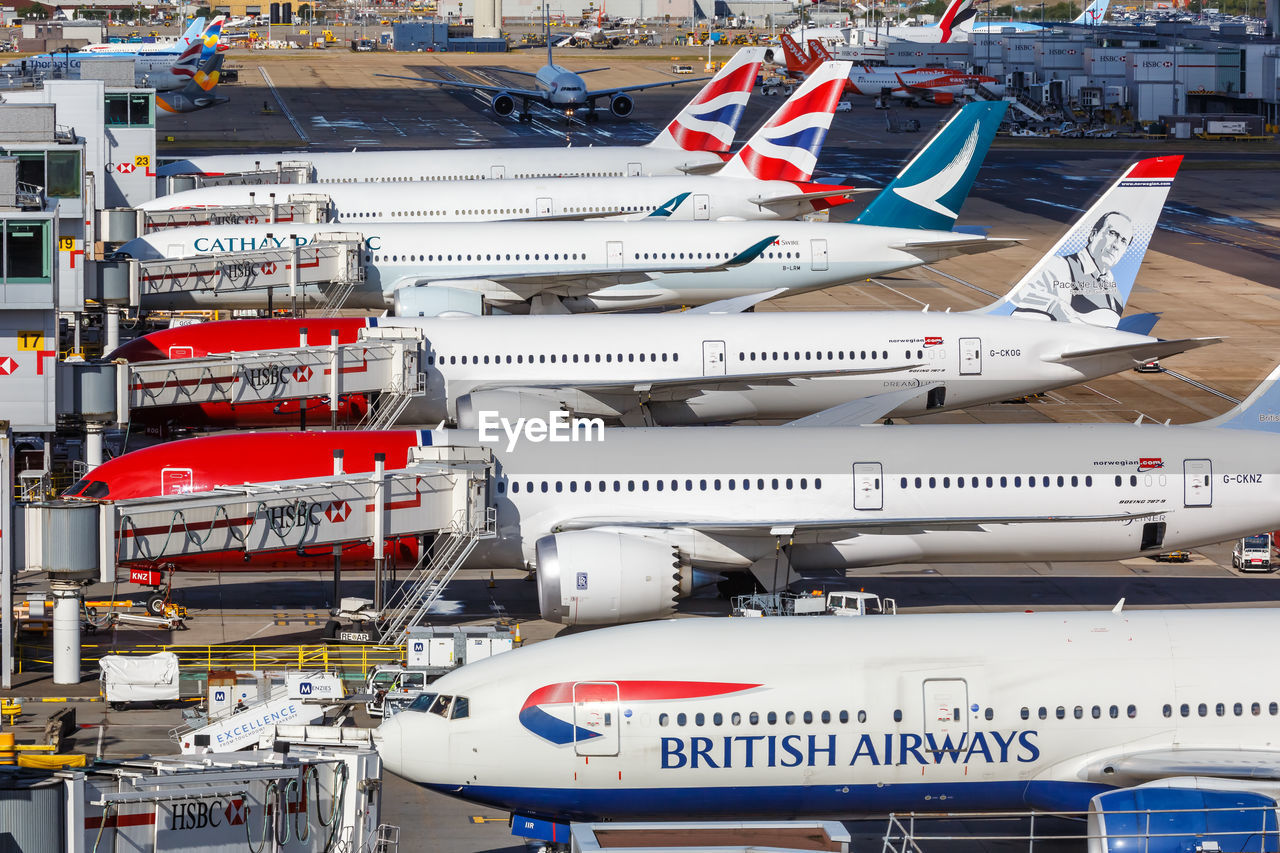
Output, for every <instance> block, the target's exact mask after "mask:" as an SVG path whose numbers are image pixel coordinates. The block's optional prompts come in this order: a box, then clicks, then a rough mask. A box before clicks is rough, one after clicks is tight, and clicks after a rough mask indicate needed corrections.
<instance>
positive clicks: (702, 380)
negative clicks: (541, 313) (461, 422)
mask: <svg viewBox="0 0 1280 853" xmlns="http://www.w3.org/2000/svg"><path fill="white" fill-rule="evenodd" d="M920 366H921V365H919V364H902V365H898V366H896V367H884V366H883V365H881V366H878V367H866V368H832V369H831V370H795V371H789V372H788V371H768V372H762V373H747V374H737V375H734V376H683V377H678V378H674V379H646V380H644V381H643V382H565V383H529V384H517V383H512V382H495V383H490V384H486V385H477V386H476V387H475V388H474V389H472V390H474V391H493V390H496V389H504V390H515V391H520V390H530V391H532V390H550V391H560V390H572V391H581V392H583V393H586V394H592V395H601V396H608V395H626V396H635V395H641V396H642V397H643V399H644V400H645V401H646V402H648V401H656V402H664V403H665V402H673V401H679V400H688V399H691V398H693V397H697V396H698V395H699V394H702V393H704V392H706V391H740V390H742V389H744V388H752V387H759V386H761V385H785V384H787V383H788V382H791V381H792V380H794V379H819V378H823V377H840V376H863V375H866V374H871V373H897V372H899V371H903V370H911V369H912V368H916V367H920Z"/></svg>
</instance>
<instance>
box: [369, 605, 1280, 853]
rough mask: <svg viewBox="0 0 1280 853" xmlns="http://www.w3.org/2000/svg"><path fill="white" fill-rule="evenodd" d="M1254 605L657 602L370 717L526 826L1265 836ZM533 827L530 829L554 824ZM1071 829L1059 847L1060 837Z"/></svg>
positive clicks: (432, 783) (440, 782) (1270, 829)
mask: <svg viewBox="0 0 1280 853" xmlns="http://www.w3.org/2000/svg"><path fill="white" fill-rule="evenodd" d="M1276 617H1277V612H1276V611H1275V610H1270V609H1256V610H1241V609H1233V610H1144V611H1131V610H1126V609H1125V608H1124V602H1123V601H1122V602H1121V603H1120V604H1118V605H1117V606H1116V607H1115V608H1114V609H1112V610H1110V611H1108V610H1098V611H1087V612H1055V613H1035V612H1026V613H1022V612H1018V613H963V614H920V615H903V616H871V617H862V618H847V617H838V616H828V617H803V616H799V617H790V618H784V617H776V618H766V619H679V620H675V621H668V622H658V623H649V624H645V625H628V626H624V627H618V628H608V629H604V630H600V631H590V632H586V633H580V634H577V635H576V636H562V637H559V638H556V639H553V640H548V641H546V642H541V643H535V644H533V645H529V646H525V647H524V648H521V649H517V650H515V651H513V652H510V653H507V654H503V655H497V656H495V657H492V658H489V659H488V660H482V661H478V662H476V663H471V664H467V665H466V666H464V667H462V668H460V669H458V670H455V671H454V672H451V673H449V674H448V675H445V676H444V677H443V678H441V679H439V680H438V681H436V682H435V683H434V684H432V685H430V686H429V688H428V690H429V692H427V693H425V694H423V695H422V696H420V697H418V699H417V700H416V701H415V702H414V703H413V705H412V706H411V707H410V708H409V709H408V710H406V711H403V712H401V713H399V714H397V715H395V716H394V717H392V718H391V719H389V720H387V721H385V722H384V723H383V724H382V725H381V726H380V727H379V728H378V729H377V730H376V731H375V732H374V743H375V745H376V746H377V749H378V752H379V754H380V756H381V757H382V761H383V765H384V766H385V767H386V768H387V769H388V770H390V771H391V772H393V773H395V774H397V775H398V776H401V777H403V778H405V779H408V780H409V781H411V782H416V783H418V784H420V785H423V786H425V787H427V788H430V789H432V790H434V791H438V792H440V793H444V794H448V795H450V796H454V797H459V798H461V799H464V800H467V801H469V802H472V803H476V804H479V805H481V806H484V807H488V808H495V809H502V810H510V811H511V812H513V813H514V814H513V821H512V832H513V833H514V834H516V835H524V836H531V837H536V838H542V839H547V840H551V839H555V840H558V841H564V840H565V839H566V838H567V837H568V832H567V830H568V827H566V826H563V825H557V826H550V825H548V824H547V822H553V823H555V824H564V823H568V822H569V821H587V820H592V821H598V820H609V821H628V820H643V821H650V820H706V819H720V820H761V819H763V820H771V819H772V820H778V819H792V818H812V817H835V818H852V817H858V816H867V815H871V814H880V815H883V814H885V813H887V812H897V813H899V814H902V813H905V812H943V811H944V812H950V813H965V812H999V811H1014V812H1027V811H1029V810H1033V809H1034V810H1037V811H1041V812H1077V813H1079V816H1080V817H1081V818H1082V819H1083V818H1085V817H1086V815H1087V826H1086V825H1085V824H1084V823H1082V825H1081V827H1080V830H1079V832H1080V834H1081V835H1082V836H1083V835H1084V834H1085V833H1086V830H1087V833H1088V836H1089V842H1088V845H1087V846H1088V850H1089V851H1090V853H1124V851H1132V850H1141V851H1147V853H1180V851H1189V850H1213V849H1220V850H1254V851H1257V850H1263V851H1265V850H1273V849H1275V846H1276V843H1277V837H1278V833H1277V819H1276V810H1277V801H1278V796H1280V795H1278V792H1277V788H1276V783H1275V781H1274V780H1275V778H1276V776H1277V775H1280V753H1278V752H1277V751H1276V747H1275V731H1276V728H1277V726H1280V682H1278V681H1277V679H1276V677H1275V674H1274V673H1273V672H1272V671H1271V670H1270V669H1269V668H1268V667H1261V668H1260V667H1259V666H1258V661H1257V659H1256V657H1254V656H1252V654H1251V650H1255V649H1269V648H1271V647H1272V646H1273V645H1274V644H1273V643H1272V642H1271V641H1272V639H1275V640H1276V642H1280V621H1278V620H1277V618H1276ZM552 833H555V834H554V835H553V834H552ZM1075 843H1078V844H1079V845H1080V849H1081V850H1083V849H1085V844H1084V843H1083V842H1075Z"/></svg>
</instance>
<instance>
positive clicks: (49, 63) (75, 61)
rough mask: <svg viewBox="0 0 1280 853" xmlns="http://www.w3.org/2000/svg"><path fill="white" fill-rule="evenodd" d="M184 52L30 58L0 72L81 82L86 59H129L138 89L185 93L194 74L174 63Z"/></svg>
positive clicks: (97, 53)
mask: <svg viewBox="0 0 1280 853" xmlns="http://www.w3.org/2000/svg"><path fill="white" fill-rule="evenodd" d="M181 52H182V51H180V50H168V51H148V52H137V53H132V52H129V53H115V54H112V53H109V52H106V51H101V52H94V53H92V54H79V53H54V54H47V53H46V54H42V55H40V56H29V57H25V58H23V59H14V60H11V61H10V62H8V63H7V64H6V65H5V66H4V67H3V68H0V71H3V72H5V73H9V74H42V75H49V74H54V75H61V76H64V77H67V78H70V79H79V77H80V64H81V62H82V61H83V60H85V59H92V60H99V59H129V60H132V62H133V67H134V82H135V83H136V84H137V85H138V86H147V87H150V88H152V89H155V90H156V91H159V92H168V91H172V90H173V89H181V88H182V87H183V86H185V85H187V83H189V82H191V73H189V72H188V71H186V70H183V69H178V70H177V71H175V70H174V67H173V64H174V61H175V60H176V59H177V58H178V57H179V55H180V54H181Z"/></svg>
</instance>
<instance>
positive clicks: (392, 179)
mask: <svg viewBox="0 0 1280 853" xmlns="http://www.w3.org/2000/svg"><path fill="white" fill-rule="evenodd" d="M511 177H513V178H623V177H626V174H625V173H623V172H522V173H518V174H514V175H512V176H511ZM488 180H499V181H500V180H502V179H501V178H490V177H489V176H488V175H418V176H417V177H414V176H413V175H403V176H391V175H383V176H381V177H378V176H369V177H367V178H319V179H317V180H316V183H317V184H356V183H362V182H366V181H367V182H369V183H383V184H398V183H404V182H407V181H488Z"/></svg>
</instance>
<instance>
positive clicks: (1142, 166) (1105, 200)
mask: <svg viewBox="0 0 1280 853" xmlns="http://www.w3.org/2000/svg"><path fill="white" fill-rule="evenodd" d="M1181 163H1182V157H1181V156H1178V155H1175V156H1173V157H1151V158H1148V159H1146V160H1139V161H1138V162H1137V163H1134V164H1133V165H1132V166H1130V167H1129V168H1128V169H1126V170H1125V171H1124V174H1122V175H1121V176H1120V177H1119V178H1117V179H1116V181H1115V183H1113V184H1112V185H1111V186H1110V187H1109V188H1108V189H1107V190H1106V191H1105V192H1104V193H1103V194H1102V195H1101V196H1099V197H1098V200H1097V201H1095V202H1094V203H1093V204H1092V205H1091V206H1090V207H1089V209H1088V210H1087V211H1085V213H1084V214H1082V215H1081V216H1080V217H1079V218H1077V219H1076V221H1075V222H1074V223H1072V225H1071V228H1070V229H1069V230H1068V231H1067V233H1065V234H1063V235H1062V236H1061V237H1060V238H1058V242H1057V243H1055V244H1054V246H1053V248H1052V249H1050V250H1049V251H1048V252H1047V253H1046V254H1045V255H1044V257H1042V258H1041V259H1040V260H1039V262H1038V263H1036V265H1035V266H1033V267H1032V268H1031V269H1030V270H1029V271H1028V272H1027V274H1026V275H1024V276H1023V277H1022V279H1021V280H1020V281H1019V282H1018V283H1017V284H1016V285H1014V286H1013V289H1012V290H1010V291H1009V292H1008V293H1007V294H1005V295H1004V297H1002V298H1001V299H1000V301H998V302H996V303H994V304H992V305H990V306H988V307H986V308H980V309H978V312H977V313H981V314H997V315H1001V314H1012V315H1013V316H1015V317H1025V318H1027V319H1034V320H1060V321H1063V322H1068V323H1088V324H1089V325H1092V326H1108V327H1110V328H1113V329H1114V328H1116V327H1117V325H1118V324H1119V322H1120V316H1121V315H1122V314H1123V313H1124V308H1125V303H1126V302H1128V300H1129V294H1130V293H1131V292H1132V290H1133V283H1134V281H1135V280H1136V279H1137V277H1138V268H1139V267H1141V266H1142V259H1143V257H1144V256H1145V255H1146V253H1147V245H1148V244H1149V243H1150V242H1151V236H1152V234H1154V233H1155V230H1156V224H1157V222H1158V221H1159V219H1160V213H1161V211H1162V210H1163V209H1164V202H1165V199H1166V198H1167V197H1168V195H1169V188H1170V187H1171V186H1173V178H1174V176H1175V175H1176V174H1177V173H1178V166H1179V165H1180V164H1181Z"/></svg>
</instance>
